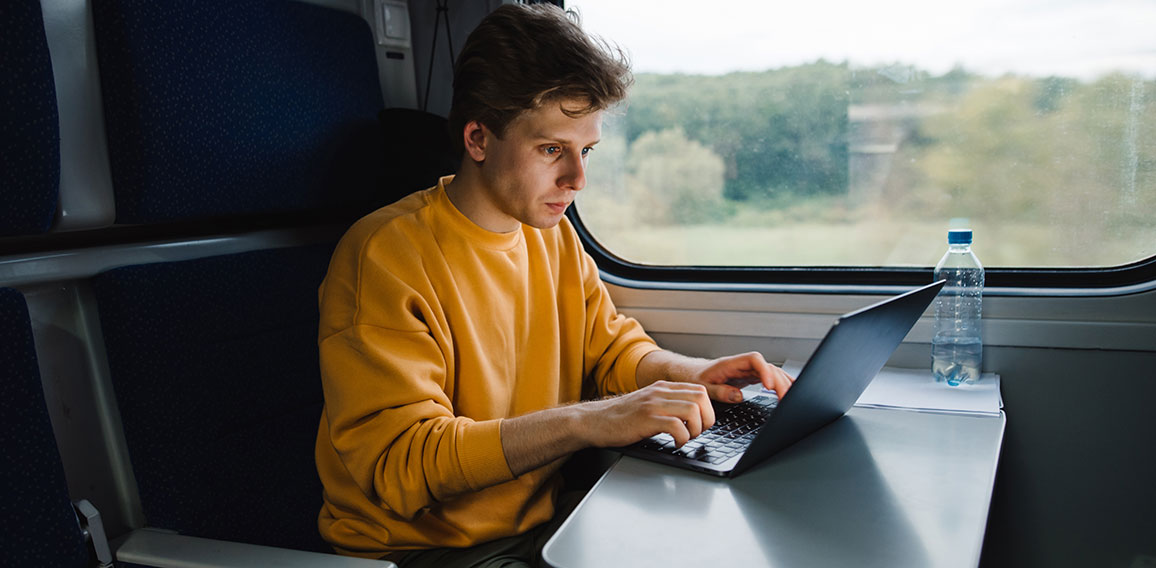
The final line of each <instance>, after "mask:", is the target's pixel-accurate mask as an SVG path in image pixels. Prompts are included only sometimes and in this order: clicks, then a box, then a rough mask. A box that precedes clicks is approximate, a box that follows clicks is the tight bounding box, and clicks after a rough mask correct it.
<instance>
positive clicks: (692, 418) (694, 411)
mask: <svg viewBox="0 0 1156 568" xmlns="http://www.w3.org/2000/svg"><path fill="white" fill-rule="evenodd" d="M677 408H678V414H676V415H675V417H676V418H681V419H682V423H683V425H685V426H686V433H687V435H688V436H690V438H697V437H698V435H699V434H702V430H703V428H702V408H701V407H700V406H699V405H698V404H697V403H696V402H685V403H680V404H679V405H678V407H677ZM690 438H688V439H690Z"/></svg>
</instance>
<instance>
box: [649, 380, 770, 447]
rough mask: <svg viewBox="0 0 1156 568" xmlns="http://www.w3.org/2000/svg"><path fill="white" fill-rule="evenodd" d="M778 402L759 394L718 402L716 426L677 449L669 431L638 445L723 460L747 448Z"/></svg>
mask: <svg viewBox="0 0 1156 568" xmlns="http://www.w3.org/2000/svg"><path fill="white" fill-rule="evenodd" d="M778 404H779V400H778V399H776V398H772V397H769V396H763V395H760V396H756V397H754V398H750V399H747V400H745V401H743V402H740V403H738V404H733V405H727V406H725V407H721V408H720V406H721V405H717V406H716V407H715V423H714V426H711V427H710V428H709V429H707V430H706V431H704V432H703V433H702V434H700V435H699V436H698V437H697V438H694V439H692V440H691V441H689V442H687V443H686V444H685V445H684V446H683V447H681V448H675V447H674V438H672V437H671V436H670V434H659V435H657V436H653V437H651V438H649V439H646V440H643V441H641V442H639V443H638V447H640V448H646V449H650V450H654V451H658V452H662V453H666V454H671V455H676V456H684V457H686V458H689V459H692V460H698V461H702V462H706V463H712V464H718V463H722V462H724V461H726V460H728V459H730V458H732V457H734V456H737V455H739V454H740V453H742V452H743V451H745V450H746V449H747V446H749V445H750V444H751V440H754V439H755V433H756V431H757V430H758V429H759V426H762V425H763V423H764V422H766V421H767V418H768V417H769V416H770V415H771V412H773V411H774V410H775V407H776V406H778Z"/></svg>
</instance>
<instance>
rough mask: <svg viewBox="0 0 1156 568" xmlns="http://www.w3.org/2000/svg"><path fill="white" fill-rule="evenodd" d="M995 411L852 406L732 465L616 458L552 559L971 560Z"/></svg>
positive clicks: (984, 506) (994, 454)
mask: <svg viewBox="0 0 1156 568" xmlns="http://www.w3.org/2000/svg"><path fill="white" fill-rule="evenodd" d="M1005 421H1006V416H1005V415H1003V414H1000V416H998V417H992V416H982V417H981V416H963V415H950V414H933V413H926V412H913V411H905V410H880V409H868V408H853V409H851V411H850V412H848V413H847V415H846V416H844V417H843V418H841V419H840V420H838V421H836V422H834V423H832V424H831V425H829V426H827V427H826V428H824V429H822V430H820V431H818V432H816V433H815V434H813V435H811V436H809V437H808V438H805V439H804V440H802V441H800V442H798V443H796V444H795V445H794V446H791V447H789V448H787V449H786V450H784V451H783V452H781V453H779V454H778V455H776V456H773V457H772V458H770V459H769V460H767V461H766V462H763V463H762V464H759V465H758V466H756V467H755V468H753V469H751V470H749V471H747V472H746V473H744V474H742V475H740V476H738V477H737V478H734V479H720V478H714V477H710V476H707V475H704V474H700V473H696V472H691V471H684V470H680V469H677V468H673V467H670V466H666V465H662V464H656V463H651V462H647V461H643V460H639V459H635V458H629V457H623V458H622V459H620V460H619V461H618V462H617V463H616V464H615V465H614V466H613V467H612V468H611V469H610V471H608V472H607V473H606V475H605V476H603V478H602V479H601V480H600V481H599V482H598V484H597V485H596V486H595V487H594V489H593V490H591V492H590V494H589V495H587V497H586V499H585V500H584V501H583V502H582V503H581V504H580V505H579V506H578V508H577V509H575V510H574V512H573V513H572V514H571V515H570V517H569V518H568V519H567V520H566V522H565V523H564V524H563V525H562V527H561V528H559V530H558V532H557V533H556V534H555V535H554V536H553V538H551V539H550V541H549V542H548V543H547V544H546V547H545V548H544V557H545V559H546V561H547V562H548V563H549V564H550V565H552V566H555V567H559V568H579V567H599V568H603V567H608V566H631V567H638V566H662V567H669V566H707V567H710V566H719V567H721V566H744V567H746V566H791V567H800V566H821V567H830V566H857V567H870V566H879V567H884V566H885V567H889V568H893V567H902V566H920V567H923V566H970V567H974V566H977V565H978V564H979V555H980V548H981V546H982V544H983V536H984V530H985V527H986V524H987V513H988V508H989V505H990V502H991V492H992V487H993V484H994V482H995V472H996V464H997V461H998V459H999V451H1000V445H1001V443H1002V440H1003V432H1004V424H1005Z"/></svg>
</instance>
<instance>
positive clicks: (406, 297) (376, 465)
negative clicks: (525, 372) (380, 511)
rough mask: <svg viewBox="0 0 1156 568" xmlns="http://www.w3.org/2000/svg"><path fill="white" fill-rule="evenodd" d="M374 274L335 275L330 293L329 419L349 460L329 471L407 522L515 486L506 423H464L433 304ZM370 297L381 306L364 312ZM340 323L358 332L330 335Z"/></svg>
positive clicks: (325, 311)
mask: <svg viewBox="0 0 1156 568" xmlns="http://www.w3.org/2000/svg"><path fill="white" fill-rule="evenodd" d="M365 270H367V269H366V268H365V267H360V268H358V269H357V270H356V275H354V276H351V277H348V278H346V279H344V280H343V278H342V275H341V274H337V275H335V274H334V273H333V272H332V271H331V273H330V275H329V276H328V277H327V278H326V283H325V285H323V287H322V291H321V304H322V336H321V339H320V345H319V346H320V357H321V377H322V385H323V388H324V391H325V420H327V421H328V436H329V440H328V442H329V443H330V444H331V445H332V447H333V449H334V454H335V455H336V456H337V459H338V460H339V461H340V464H339V465H340V467H335V468H328V471H344V472H347V474H348V476H349V479H350V480H351V481H352V482H353V483H354V484H356V486H357V488H358V489H360V491H361V492H362V493H363V494H364V495H365V496H366V497H367V498H368V499H369V500H370V501H372V502H374V503H380V504H381V505H382V506H384V507H385V508H387V509H390V510H392V511H393V512H394V513H395V514H397V515H400V516H402V517H404V518H413V517H415V516H416V515H418V514H419V513H420V512H421V510H422V509H423V508H426V507H429V506H430V505H432V504H434V503H436V502H440V501H447V500H450V499H453V498H454V497H455V496H458V495H461V494H464V493H468V492H473V491H477V490H480V489H483V488H486V487H489V486H492V485H495V484H498V483H501V482H504V481H508V480H510V479H513V474H512V473H511V472H510V469H509V466H508V465H507V463H506V459H505V454H504V452H503V449H502V445H501V437H500V428H501V421H500V420H486V421H474V420H471V419H470V418H466V417H461V416H455V415H454V411H453V406H452V403H451V401H450V399H449V398H448V397H447V396H446V393H445V390H444V388H445V381H446V376H447V370H446V368H447V365H446V361H445V356H444V355H443V350H442V348H441V347H440V346H439V342H438V341H437V339H436V338H435V336H434V335H435V334H434V333H433V331H432V330H431V328H430V326H429V325H428V324H427V323H426V322H427V321H429V320H430V317H431V316H430V311H429V305H428V304H426V303H425V302H424V300H423V299H422V297H421V296H420V295H419V294H417V293H416V292H415V291H414V290H413V289H412V288H410V287H408V286H407V285H405V284H404V283H403V282H401V280H400V279H398V278H395V277H391V276H390V275H388V274H386V273H384V272H383V271H379V272H378V273H377V274H375V275H373V276H372V277H371V278H369V279H368V280H367V275H366V274H363V271H365ZM368 270H372V269H368ZM366 289H369V290H372V298H373V299H372V300H367V301H365V302H364V304H365V305H360V304H358V293H359V292H364V291H365V290H366ZM350 303H355V304H358V305H356V306H351V305H350ZM367 310H368V311H371V312H372V316H367V317H360V316H358V315H357V313H358V312H360V311H367ZM343 312H344V317H343ZM350 314H353V315H350ZM333 320H336V321H351V322H353V323H352V324H351V325H347V326H344V327H341V326H331V327H330V329H328V330H327V329H326V326H327V321H328V322H329V323H332V321H333ZM366 321H370V322H372V323H364V322H366ZM383 322H389V325H388V326H385V325H383ZM342 485H344V484H341V483H337V484H327V486H326V487H327V491H328V490H330V489H329V488H330V487H331V486H335V487H339V486H342ZM346 487H348V486H347V485H346Z"/></svg>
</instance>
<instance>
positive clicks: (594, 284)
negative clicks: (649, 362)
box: [581, 251, 659, 395]
mask: <svg viewBox="0 0 1156 568" xmlns="http://www.w3.org/2000/svg"><path fill="white" fill-rule="evenodd" d="M581 256H582V279H583V283H582V285H583V289H584V290H585V294H586V345H585V358H586V368H587V369H588V370H589V371H588V374H589V375H591V376H592V377H593V379H594V383H595V386H596V387H597V389H598V392H599V393H600V394H603V395H607V394H621V393H626V392H630V391H633V390H637V389H638V380H637V369H638V363H639V361H641V360H642V358H643V357H645V356H646V355H647V354H648V353H650V352H652V351H657V350H658V349H659V347H658V345H657V344H655V342H654V340H653V339H651V338H650V336H649V335H647V334H646V332H645V331H644V330H643V329H642V325H641V324H639V323H638V321H637V320H635V319H634V318H630V317H626V316H624V315H622V314H620V313H618V310H617V309H616V308H615V307H614V302H613V301H611V299H610V292H609V291H607V290H606V284H604V283H603V282H602V278H601V277H600V276H599V274H598V266H597V265H596V264H595V263H594V259H593V258H591V257H590V255H589V254H587V253H586V252H585V251H583V252H582V253H581Z"/></svg>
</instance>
